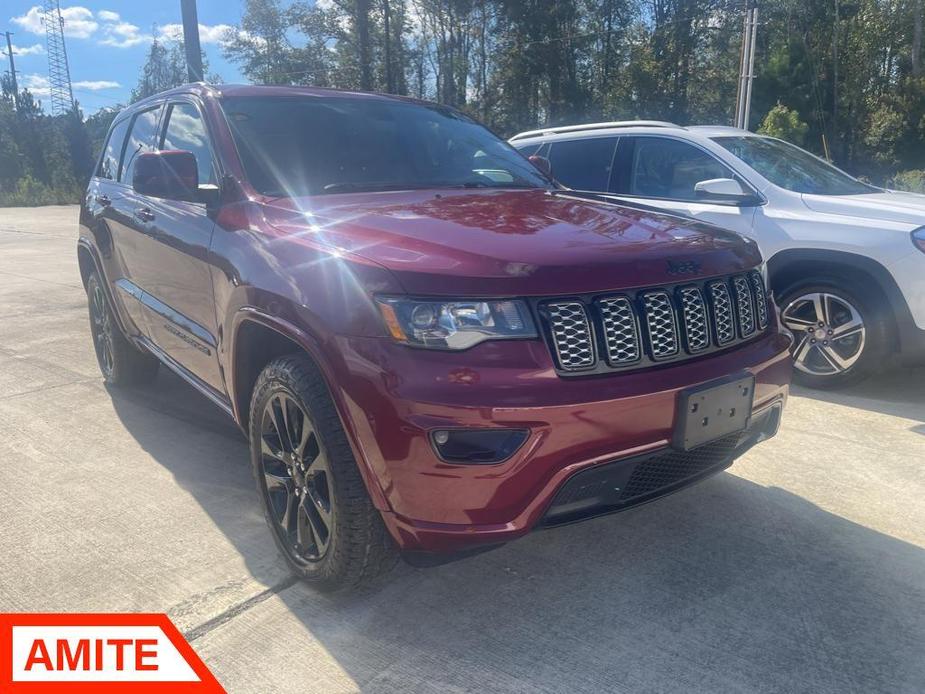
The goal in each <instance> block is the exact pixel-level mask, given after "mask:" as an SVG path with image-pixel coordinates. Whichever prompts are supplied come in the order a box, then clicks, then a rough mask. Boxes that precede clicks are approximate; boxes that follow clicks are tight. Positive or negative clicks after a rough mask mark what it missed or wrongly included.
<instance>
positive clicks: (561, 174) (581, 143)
mask: <svg viewBox="0 0 925 694" xmlns="http://www.w3.org/2000/svg"><path fill="white" fill-rule="evenodd" d="M616 145H617V138H615V137H595V138H585V139H582V140H569V141H565V142H553V143H552V148H551V149H550V152H549V163H550V164H552V175H553V176H554V177H555V179H556V180H557V181H559V182H560V183H562V184H564V185H566V186H568V187H569V188H574V189H575V190H607V182H608V181H609V180H610V167H611V165H612V163H613V150H614V147H616Z"/></svg>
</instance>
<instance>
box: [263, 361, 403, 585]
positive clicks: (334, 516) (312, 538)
mask: <svg viewBox="0 0 925 694" xmlns="http://www.w3.org/2000/svg"><path fill="white" fill-rule="evenodd" d="M249 432H250V449H251V466H252V469H253V473H254V481H255V482H256V485H257V493H258V496H259V497H260V503H261V506H262V508H263V512H264V516H265V518H266V521H267V524H268V525H269V526H270V531H271V532H272V534H273V539H274V541H275V542H276V545H277V547H278V548H279V550H280V552H281V553H282V554H283V556H284V557H285V558H286V561H287V563H288V564H289V567H290V568H291V569H292V571H293V572H294V573H295V574H296V575H297V576H298V577H299V578H301V579H303V580H304V581H306V582H307V583H310V584H312V585H313V586H315V587H316V588H318V589H319V590H323V591H337V590H344V589H352V588H356V587H358V586H360V585H363V584H367V583H369V582H370V581H372V580H373V579H374V578H376V577H377V576H379V575H381V574H384V573H385V572H387V571H388V570H390V569H391V568H392V567H393V566H394V565H395V563H396V561H397V559H398V552H397V550H396V548H395V546H394V544H393V542H392V538H391V537H390V536H389V534H388V531H387V530H386V528H385V525H384V524H383V522H382V517H381V516H380V514H379V511H378V510H376V508H375V507H374V506H373V504H372V501H371V500H370V498H369V495H368V494H367V492H366V487H365V485H364V483H363V479H362V477H361V476H360V472H359V469H358V468H357V464H356V461H355V460H354V457H353V453H352V451H351V449H350V444H349V443H348V442H347V435H346V433H345V432H344V429H343V427H342V426H341V422H340V418H339V417H338V414H337V411H336V410H335V408H334V403H333V400H332V399H331V395H330V393H329V392H328V389H327V386H326V385H325V382H324V380H323V378H322V376H321V374H320V372H319V371H318V368H317V366H316V365H315V364H314V362H312V361H311V359H309V358H308V357H307V356H304V355H298V354H297V355H291V356H285V357H280V358H278V359H276V360H274V361H272V362H270V364H268V365H267V366H266V368H264V370H263V371H262V372H261V374H260V376H259V377H258V378H257V382H256V384H255V386H254V391H253V395H252V397H251V409H250V422H249ZM281 432H283V433H281Z"/></svg>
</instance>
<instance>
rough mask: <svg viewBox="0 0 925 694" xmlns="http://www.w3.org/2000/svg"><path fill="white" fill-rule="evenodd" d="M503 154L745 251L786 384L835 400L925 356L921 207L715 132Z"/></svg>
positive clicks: (601, 129)
mask: <svg viewBox="0 0 925 694" xmlns="http://www.w3.org/2000/svg"><path fill="white" fill-rule="evenodd" d="M510 143H511V144H512V145H513V146H514V147H516V148H517V149H518V150H520V151H521V152H522V153H523V154H524V155H526V156H528V157H532V160H533V161H534V163H536V164H538V165H539V166H541V167H547V166H548V167H550V168H551V172H552V175H553V176H554V177H555V178H556V179H557V180H558V181H559V182H560V183H562V184H563V185H565V186H567V187H569V188H572V189H574V190H576V191H577V190H582V191H595V192H599V193H604V194H605V195H606V196H608V197H613V198H615V200H616V201H619V202H629V203H637V204H638V203H644V204H645V205H647V206H649V207H653V208H658V209H660V210H664V211H667V212H673V213H677V214H683V215H686V216H688V217H693V218H695V219H699V220H703V221H704V222H709V223H711V224H717V225H719V226H722V227H726V228H727V229H731V230H733V231H737V232H739V233H741V234H743V235H745V236H749V237H751V238H754V239H755V240H756V241H757V242H758V243H759V245H760V246H761V250H762V252H763V254H764V257H765V258H766V259H767V261H768V273H769V277H770V282H771V287H772V288H773V289H774V292H775V295H776V297H777V301H778V304H779V305H780V307H781V313H782V318H783V321H784V324H785V325H786V326H787V327H788V328H789V329H790V330H791V331H792V332H793V333H794V336H795V337H796V340H795V342H794V363H795V366H796V374H795V375H796V378H797V380H798V381H800V382H802V383H803V384H805V385H810V386H813V387H819V388H834V387H840V386H843V385H847V384H848V383H850V382H854V381H857V380H859V379H860V378H863V377H864V376H866V375H868V374H870V373H871V372H872V371H873V370H875V369H877V368H878V367H879V366H880V365H882V364H883V363H884V362H885V360H886V357H887V356H889V355H891V354H893V353H898V354H900V355H901V356H902V357H903V358H904V360H908V359H909V358H911V359H912V360H915V361H921V360H922V358H923V357H925V255H923V253H925V196H923V195H915V194H912V193H900V192H896V191H890V190H884V189H881V188H875V187H873V186H870V185H867V184H866V183H862V182H861V181H858V180H857V179H855V178H852V177H851V176H849V175H848V174H846V173H844V172H843V171H841V170H839V169H836V168H835V167H833V166H832V165H830V164H828V163H827V162H825V161H823V160H822V159H819V158H818V157H816V156H814V155H812V154H810V153H808V152H806V151H804V150H802V149H800V148H799V147H795V146H793V145H790V144H787V143H786V142H783V141H781V140H777V139H774V138H770V137H764V136H760V135H755V134H753V133H750V132H747V131H745V130H739V129H737V128H729V127H723V126H694V127H687V128H684V127H681V126H677V125H673V124H671V123H663V122H659V121H629V122H622V123H595V124H591V125H578V126H568V127H557V128H547V129H544V130H534V131H531V132H525V133H521V134H519V135H515V136H514V137H512V138H511V140H510Z"/></svg>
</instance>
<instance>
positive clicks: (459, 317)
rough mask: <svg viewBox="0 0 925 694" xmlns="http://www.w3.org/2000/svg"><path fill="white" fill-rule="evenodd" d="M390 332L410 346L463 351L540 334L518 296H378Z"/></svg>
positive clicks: (377, 301) (377, 299) (378, 302)
mask: <svg viewBox="0 0 925 694" xmlns="http://www.w3.org/2000/svg"><path fill="white" fill-rule="evenodd" d="M376 303H377V304H378V306H379V311H380V312H381V313H382V317H383V319H384V320H385V324H386V327H387V328H388V330H389V334H390V335H391V336H392V337H393V338H395V339H396V340H398V341H399V342H404V343H406V344H408V345H412V346H415V347H429V348H432V349H450V350H462V349H468V348H469V347H473V346H475V345H477V344H479V343H480V342H485V341H486V340H511V339H524V338H533V337H536V336H537V332H536V328H535V327H534V325H533V318H532V317H531V316H530V311H529V309H528V308H527V305H526V304H525V303H524V302H523V301H518V300H514V299H502V300H497V301H494V300H482V299H473V300H471V301H467V300H459V301H432V300H427V299H407V298H404V297H377V298H376Z"/></svg>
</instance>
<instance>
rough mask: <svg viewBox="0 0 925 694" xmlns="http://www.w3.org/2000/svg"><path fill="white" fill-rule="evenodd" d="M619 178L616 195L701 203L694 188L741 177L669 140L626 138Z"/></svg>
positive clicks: (694, 149) (700, 152) (705, 155)
mask: <svg viewBox="0 0 925 694" xmlns="http://www.w3.org/2000/svg"><path fill="white" fill-rule="evenodd" d="M618 161H619V168H620V175H619V176H615V177H614V192H616V193H623V194H625V195H638V196H640V197H644V198H666V199H670V200H690V201H694V200H697V199H698V196H697V194H696V193H695V192H694V186H695V185H697V183H699V182H700V181H707V180H709V179H712V178H735V179H736V180H738V177H737V176H736V175H735V174H734V173H733V172H732V171H730V170H729V169H728V168H726V166H724V165H723V164H721V163H720V162H719V161H718V160H716V159H715V158H714V157H713V156H712V155H710V154H708V153H706V152H704V151H703V150H702V149H700V148H698V147H694V146H693V145H690V144H688V143H686V142H681V141H680V140H674V139H670V138H666V137H627V138H624V140H623V141H622V142H621V143H620V152H619V154H618Z"/></svg>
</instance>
